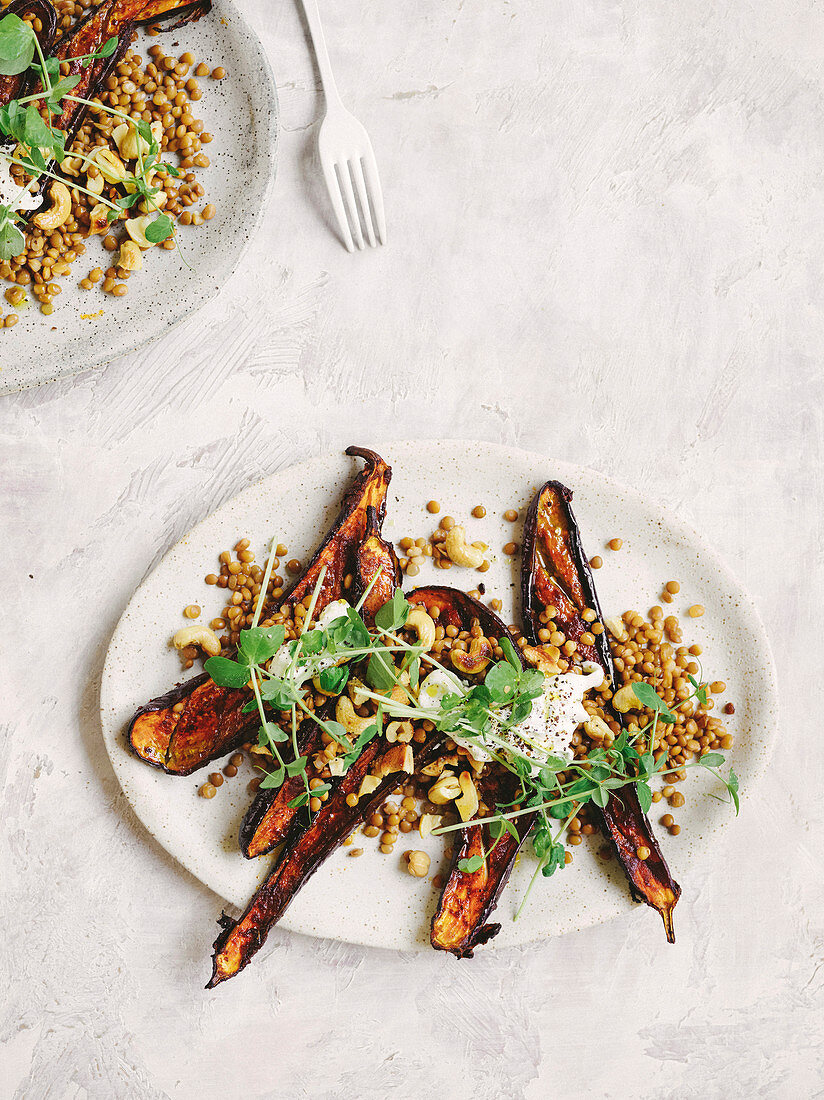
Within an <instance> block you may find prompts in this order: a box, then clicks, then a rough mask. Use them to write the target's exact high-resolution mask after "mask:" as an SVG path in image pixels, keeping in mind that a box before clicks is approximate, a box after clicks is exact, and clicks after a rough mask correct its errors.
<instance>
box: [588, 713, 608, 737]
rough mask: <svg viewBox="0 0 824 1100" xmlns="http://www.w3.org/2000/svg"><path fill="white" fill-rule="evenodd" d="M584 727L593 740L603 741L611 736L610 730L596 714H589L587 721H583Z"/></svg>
mask: <svg viewBox="0 0 824 1100" xmlns="http://www.w3.org/2000/svg"><path fill="white" fill-rule="evenodd" d="M584 729H585V730H586V732H587V734H588V735H589V736H590V737H591V738H592V740H593V741H603V740H604V739H605V738H607V737H612V730H611V729H610V728H609V726H608V725H607V724H606V722H605V721H604V720H603V718H601V716H600V715H598V714H593V715H591V716H590V719H589V721H588V722H584Z"/></svg>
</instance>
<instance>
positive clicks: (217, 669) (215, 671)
mask: <svg viewBox="0 0 824 1100" xmlns="http://www.w3.org/2000/svg"><path fill="white" fill-rule="evenodd" d="M203 668H204V669H205V670H206V672H208V673H209V675H210V676H211V677H212V679H213V680H214V682H215V683H216V684H217V685H218V687H228V688H242V687H246V685H247V684H248V682H249V669H248V667H247V666H246V665H241V664H238V662H237V661H232V660H230V659H229V658H228V657H210V658H209V659H208V661H205V662H204V665H203Z"/></svg>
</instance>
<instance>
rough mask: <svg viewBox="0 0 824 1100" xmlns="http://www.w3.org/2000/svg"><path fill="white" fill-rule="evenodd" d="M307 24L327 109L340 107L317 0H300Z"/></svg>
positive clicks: (340, 103) (341, 104)
mask: <svg viewBox="0 0 824 1100" xmlns="http://www.w3.org/2000/svg"><path fill="white" fill-rule="evenodd" d="M300 2H301V4H302V6H303V11H304V14H305V16H306V22H307V23H308V25H309V35H310V37H311V39H312V45H313V46H314V49H315V57H316V59H317V63H318V70H319V72H320V82H321V84H322V85H323V94H324V96H325V97H326V107H327V110H328V109H329V108H330V107H342V106H343V103H342V102H341V98H340V95H339V93H338V86H337V84H336V83H335V78H334V76H333V74H332V64H331V62H330V61H329V51H328V50H327V49H326V38H325V36H324V33H323V25H322V24H321V21H320V11H319V10H318V4H317V0H300Z"/></svg>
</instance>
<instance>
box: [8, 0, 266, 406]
mask: <svg viewBox="0 0 824 1100" xmlns="http://www.w3.org/2000/svg"><path fill="white" fill-rule="evenodd" d="M152 43H159V44H161V45H162V46H163V47H164V49H166V50H167V51H169V52H170V53H174V54H176V55H178V54H180V53H182V52H183V51H184V50H188V51H189V52H190V53H191V54H192V55H193V56H194V57H195V59H196V60H197V61H201V60H202V61H205V62H206V63H207V64H210V65H212V66H215V65H218V64H219V65H222V66H224V68H225V69H226V71H227V73H228V74H229V75H228V77H227V78H226V79H224V80H221V81H216V80H210V79H209V78H208V77H206V78H204V79H203V80H201V82H200V83H201V86H202V89H203V98H202V99H200V100H199V101H198V102H197V104H196V105H195V106H196V107H197V116H198V117H199V118H202V119H203V122H204V126H205V129H206V130H207V131H208V132H210V133H212V134H213V135H214V141H213V142H212V143H211V144H210V145H209V146H208V148H204V152H207V153H208V155H209V159H210V161H211V165H210V166H209V167H208V168H203V169H199V170H198V173H197V177H198V180H199V181H200V182H201V183H202V184H203V186H204V188H205V191H206V193H205V196H204V198H203V203H204V205H205V204H206V203H209V202H210V203H213V204H214V206H215V207H216V209H217V214H216V216H215V218H214V219H213V220H212V221H211V222H209V223H208V224H207V225H205V226H204V227H202V228H200V229H186V228H185V227H184V228H183V229H182V230H181V233H180V238H181V240H182V248H181V249H180V250H178V251H174V252H168V251H165V250H162V249H152V250H150V251H149V252H147V253H145V254H144V270H143V271H142V272H140V274H139V275H136V276H135V277H134V278H132V279H131V280H130V282H129V293H128V295H127V296H126V297H125V298H113V297H112V296H111V295H110V294H103V292H102V291H101V289H100V287H99V286H98V287H96V288H95V289H94V290H90V291H84V290H81V289H80V287H79V286H78V283H79V281H80V279H81V278H82V277H83V276H84V275H86V274H87V273H88V272H89V270H91V268H93V267H95V266H97V265H99V266H101V267H103V268H105V267H107V266H108V264H109V262H110V259H111V257H110V255H109V253H107V252H106V251H105V250H104V249H103V246H102V244H101V241H100V238H97V239H92V240H90V241H89V242H88V245H87V252H86V254H85V256H82V257H80V259H79V260H78V261H76V262H75V263H74V265H73V267H72V274H71V275H70V276H68V277H66V278H64V279H62V280H61V285H62V287H63V293H62V294H61V295H60V296H59V298H57V299H56V305H55V310H54V313H53V314H52V315H51V316H50V317H44V316H43V314H42V313H41V312H40V310H39V308H38V307H37V305H36V303H35V302H34V301H33V300H32V303H31V304H30V305H29V307H28V308H27V309H25V310H20V309H18V311H17V312H18V314H19V317H20V321H19V323H18V324H17V325H16V326H15V328H14V329H13V330H9V331H7V332H5V333H4V334H3V339H2V343H1V344H0V393H11V392H13V391H14V390H19V389H25V388H26V387H27V386H36V385H39V384H40V383H42V382H48V381H51V380H52V379H54V378H59V377H62V376H63V375H67V374H74V373H76V372H77V371H81V370H85V369H86V368H87V367H95V366H100V365H101V364H103V363H107V362H109V361H110V360H112V359H116V358H117V357H118V356H121V355H126V354H127V353H128V352H131V351H135V350H136V349H138V348H140V347H142V346H143V345H145V344H147V343H149V342H150V341H152V340H155V339H157V337H158V336H161V335H163V333H165V332H166V331H167V330H168V329H170V328H171V327H172V326H173V325H176V324H177V323H178V322H179V321H182V320H184V319H185V318H187V317H190V316H191V315H192V314H193V313H195V312H196V311H197V310H199V309H200V308H201V306H204V305H205V304H206V303H207V302H209V301H211V299H213V298H214V297H215V295H216V294H217V292H218V291H219V290H220V288H221V286H223V284H224V283H225V282H226V280H227V279H228V278H229V276H230V275H231V273H232V272H233V271H234V269H235V268H236V267H237V264H238V262H239V261H240V258H241V256H242V255H243V253H244V251H245V249H246V246H247V244H248V243H249V241H250V240H251V239H252V237H253V235H254V233H255V230H256V228H257V225H258V223H259V221H260V219H261V217H262V215H263V212H264V209H265V207H266V203H267V199H268V195H269V192H270V189H271V186H272V183H273V182H274V178H275V154H276V148H277V133H278V108H277V90H276V88H275V80H274V76H273V75H272V70H271V67H270V65H269V61H268V59H267V57H266V54H265V53H264V51H263V47H262V46H261V44H260V42H259V41H258V38H257V36H256V35H255V33H254V32H253V31H252V29H251V28H250V27H249V25H248V24H247V23H246V22H245V21H244V19H243V16H242V15H241V13H240V11H239V10H238V8H237V7H236V6H235V4H234V3H233V2H232V0H214V6H213V8H212V11H211V12H210V13H209V14H208V15H206V16H204V17H203V18H202V19H199V20H198V21H197V22H196V23H192V24H190V25H189V26H187V27H182V28H181V29H180V30H176V31H168V32H165V31H162V32H161V34H160V35H158V37H156V38H152V39H150V38H147V37H146V36H145V34H144V33H143V32H141V34H140V37H139V39H138V41H137V43H136V44H135V49H137V50H138V51H139V52H140V53H141V54H142V56H144V57H145V56H146V51H147V50H148V47H149V46H150V45H151V44H152ZM172 159H173V160H174V158H172ZM6 286H7V284H5V283H3V284H2V285H0V291H2V290H3V289H4V288H5V287H6ZM3 304H5V303H3Z"/></svg>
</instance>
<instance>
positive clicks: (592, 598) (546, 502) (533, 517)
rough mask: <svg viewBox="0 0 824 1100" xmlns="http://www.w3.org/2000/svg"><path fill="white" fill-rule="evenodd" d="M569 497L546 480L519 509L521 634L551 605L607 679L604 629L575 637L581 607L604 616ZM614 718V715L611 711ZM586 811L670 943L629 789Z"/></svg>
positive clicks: (649, 844) (653, 864)
mask: <svg viewBox="0 0 824 1100" xmlns="http://www.w3.org/2000/svg"><path fill="white" fill-rule="evenodd" d="M571 501H572V492H571V490H570V489H568V488H567V487H566V486H565V485H562V484H561V482H559V481H548V482H546V484H545V485H543V486H542V487H541V489H539V491H538V492H537V493H536V494H535V497H534V499H533V501H532V504H531V505H530V507H529V511H528V512H527V517H526V522H525V524H524V534H523V560H522V564H521V595H522V601H523V619H524V634H525V636H526V638H527V640H528V641H529V642H530V644H532V645H539V644H540V643H539V640H538V631H539V630H540V629H541V627H542V626H543V624H542V623H541V620H540V616H541V613H542V612H543V611H544V610H545V608H546V607H548V606H550V605H551V606H553V607H554V608H556V610H557V614H556V615H555V616H554V618H555V621H556V622H557V623H558V624H559V626H560V627H561V629H562V630H563V632H564V634H566V636H567V637H568V638H572V639H574V640H575V641H576V642H578V651H579V653H580V654H581V656H582V657H583V658H584V659H585V660H589V661H594V662H595V663H597V664H599V665H600V666H601V668H602V669H603V670H604V673H605V675H606V677H607V679H608V680H609V682H610V683H611V684H614V683H615V666H614V665H613V661H612V653H611V651H610V648H609V639H608V635H607V631H606V628H604V629H603V630H602V633H601V634H598V635H596V641H595V645H594V646H586V645H582V644H581V642H580V637H581V635H582V634H583V633H584V631H586V630H589V629H590V627H591V625H592V624H591V623H587V622H586V621H585V620H584V619H583V618H582V617H581V613H582V612H583V611H584V609H585V608H587V607H589V608H591V609H592V610H593V611H595V612H596V614H597V616H598V622H599V623H600V624H601V626H602V627H604V617H603V614H602V612H601V605H600V603H599V602H598V594H597V592H596V591H595V583H594V581H593V579H592V571H591V570H590V567H589V561H588V559H587V557H586V555H585V554H584V550H583V546H582V545H581V535H580V531H579V528H578V523H577V521H576V519H575V516H574V514H573V512H572V508H571ZM614 717H615V718H616V719H618V721H620V720H621V716H620V715H619V714H617V713H615V712H614ZM594 809H595V811H596V812H597V814H598V816H599V818H600V824H601V827H602V830H603V832H604V834H605V835H606V836H607V837H608V838H609V840H610V843H611V844H612V847H613V849H614V851H615V853H616V855H617V857H618V859H619V861H620V863H621V866H622V867H623V868H624V871H625V873H626V876H627V879H628V880H629V886H630V892H631V894H632V897H633V898H634V899H635V901H643V902H645V903H646V904H647V905H649V906H651V907H652V908H653V909H655V910H656V911H657V912H658V913H660V915H661V919H662V920H663V922H664V929H665V931H666V934H667V939H668V940H669V941H670V943H674V942H675V933H674V930H673V918H672V914H673V909H674V908H675V905H676V903H677V901H678V898H679V897H680V895H681V887H680V886H679V885H678V883H676V882H675V881H674V879H673V878H672V875H671V873H670V870H669V867H668V866H667V863H666V860H665V859H664V857H663V855H662V853H661V849H660V847H659V845H658V841H657V840H656V839H655V835H654V834H653V831H652V826H651V825H650V823H649V820H648V818H647V816H646V814H645V813H644V812H643V810H642V809H641V805H640V803H639V801H638V794H637V791H636V789H635V787H634V786H628V787H623V788H622V789H621V791H620V793H615V794H612V795H610V798H609V801H608V803H607V805H606V808H605V809H603V810H601V809H599V808H598V807H597V806H595V807H594ZM641 847H644V848H648V849H649V852H650V855H649V858H648V859H646V860H640V859H638V857H637V855H636V852H637V850H638V849H639V848H641Z"/></svg>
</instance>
